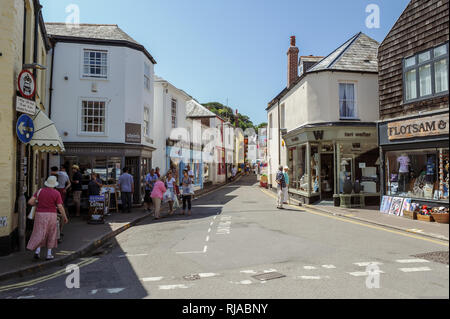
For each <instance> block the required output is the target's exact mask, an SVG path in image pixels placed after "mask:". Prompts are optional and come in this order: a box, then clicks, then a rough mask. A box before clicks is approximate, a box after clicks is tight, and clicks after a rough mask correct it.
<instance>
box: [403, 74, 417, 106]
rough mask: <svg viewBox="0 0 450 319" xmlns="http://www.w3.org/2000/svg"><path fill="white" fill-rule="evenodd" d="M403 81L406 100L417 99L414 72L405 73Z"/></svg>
mask: <svg viewBox="0 0 450 319" xmlns="http://www.w3.org/2000/svg"><path fill="white" fill-rule="evenodd" d="M405 81H406V83H405V86H406V100H412V99H415V98H417V86H416V70H411V71H408V72H406V76H405Z"/></svg>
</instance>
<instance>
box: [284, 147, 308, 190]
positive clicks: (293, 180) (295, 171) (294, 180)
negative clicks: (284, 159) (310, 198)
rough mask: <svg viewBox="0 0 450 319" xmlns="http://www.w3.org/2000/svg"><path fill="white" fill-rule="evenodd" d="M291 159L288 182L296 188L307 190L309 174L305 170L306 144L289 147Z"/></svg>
mask: <svg viewBox="0 0 450 319" xmlns="http://www.w3.org/2000/svg"><path fill="white" fill-rule="evenodd" d="M291 153H292V157H291V158H292V161H291V163H290V167H291V175H290V176H289V177H290V184H291V185H292V187H294V188H295V189H297V190H300V191H302V192H306V193H307V192H309V181H308V179H309V177H308V176H309V175H308V173H307V172H306V169H307V166H306V145H302V146H298V147H295V148H292V149H291Z"/></svg>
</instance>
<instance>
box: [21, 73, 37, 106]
mask: <svg viewBox="0 0 450 319" xmlns="http://www.w3.org/2000/svg"><path fill="white" fill-rule="evenodd" d="M17 86H18V88H19V92H20V94H21V95H22V96H23V97H24V98H26V99H32V98H33V97H34V94H35V93H36V81H35V80H34V76H33V74H32V73H31V72H30V71H27V70H23V71H22V72H20V74H19V77H18V79H17Z"/></svg>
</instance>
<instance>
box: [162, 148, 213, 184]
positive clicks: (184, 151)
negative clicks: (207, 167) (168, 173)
mask: <svg viewBox="0 0 450 319" xmlns="http://www.w3.org/2000/svg"><path fill="white" fill-rule="evenodd" d="M166 152H167V153H166V160H167V167H168V168H170V167H172V166H174V167H176V170H177V172H178V178H179V179H180V178H181V177H182V176H183V171H184V170H185V169H186V167H187V165H189V166H190V168H191V170H192V172H193V173H194V189H201V188H203V182H204V180H203V162H202V152H201V151H200V150H195V149H188V148H180V147H177V146H167V148H166ZM163 173H165V172H163Z"/></svg>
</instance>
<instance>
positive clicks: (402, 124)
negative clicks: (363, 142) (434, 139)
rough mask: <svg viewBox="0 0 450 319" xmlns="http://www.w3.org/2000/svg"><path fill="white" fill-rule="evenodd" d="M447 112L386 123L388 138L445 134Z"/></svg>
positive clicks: (447, 131)
mask: <svg viewBox="0 0 450 319" xmlns="http://www.w3.org/2000/svg"><path fill="white" fill-rule="evenodd" d="M448 125H449V119H448V114H440V115H435V116H427V117H421V118H415V119H411V120H405V121H398V122H390V123H388V132H387V133H388V138H389V140H396V139H404V138H413V137H423V136H434V135H446V134H448V133H449V130H448Z"/></svg>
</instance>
